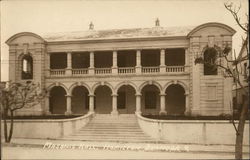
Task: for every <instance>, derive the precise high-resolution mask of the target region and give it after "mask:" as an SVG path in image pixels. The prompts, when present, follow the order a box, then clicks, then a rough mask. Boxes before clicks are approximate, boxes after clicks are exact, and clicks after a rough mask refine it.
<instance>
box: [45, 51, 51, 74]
mask: <svg viewBox="0 0 250 160" xmlns="http://www.w3.org/2000/svg"><path fill="white" fill-rule="evenodd" d="M46 57H47V64H46V65H47V66H46V76H50V54H49V53H47V54H46Z"/></svg>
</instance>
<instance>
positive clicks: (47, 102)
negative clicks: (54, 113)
mask: <svg viewBox="0 0 250 160" xmlns="http://www.w3.org/2000/svg"><path fill="white" fill-rule="evenodd" d="M49 98H50V96H49V95H48V94H47V95H46V96H45V104H44V114H45V115H50V114H51V112H50V111H49Z"/></svg>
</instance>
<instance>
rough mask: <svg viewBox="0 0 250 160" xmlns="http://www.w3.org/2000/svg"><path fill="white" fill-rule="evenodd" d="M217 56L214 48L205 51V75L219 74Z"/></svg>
mask: <svg viewBox="0 0 250 160" xmlns="http://www.w3.org/2000/svg"><path fill="white" fill-rule="evenodd" d="M216 56H217V51H216V49H214V48H208V49H206V51H205V52H204V75H217V66H216Z"/></svg>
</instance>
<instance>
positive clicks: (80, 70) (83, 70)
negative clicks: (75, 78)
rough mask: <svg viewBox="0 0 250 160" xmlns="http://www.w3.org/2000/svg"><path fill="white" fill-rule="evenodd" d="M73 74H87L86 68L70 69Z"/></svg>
mask: <svg viewBox="0 0 250 160" xmlns="http://www.w3.org/2000/svg"><path fill="white" fill-rule="evenodd" d="M72 74H73V75H81V74H88V68H84V69H72Z"/></svg>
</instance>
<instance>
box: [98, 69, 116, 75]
mask: <svg viewBox="0 0 250 160" xmlns="http://www.w3.org/2000/svg"><path fill="white" fill-rule="evenodd" d="M111 73H112V70H111V68H95V74H111Z"/></svg>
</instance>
